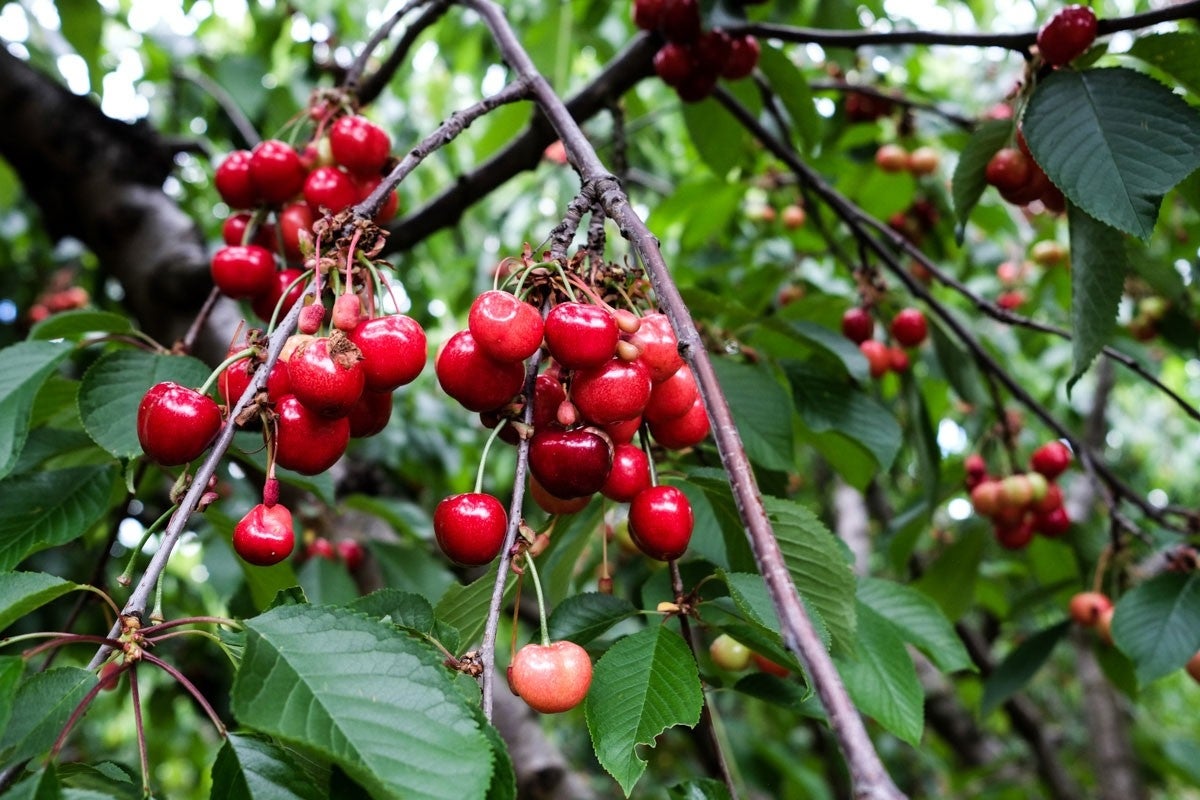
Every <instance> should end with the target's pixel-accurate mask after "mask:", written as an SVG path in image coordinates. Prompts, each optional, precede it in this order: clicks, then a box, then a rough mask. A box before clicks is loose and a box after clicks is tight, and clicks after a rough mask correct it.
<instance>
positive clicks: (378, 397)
mask: <svg viewBox="0 0 1200 800" xmlns="http://www.w3.org/2000/svg"><path fill="white" fill-rule="evenodd" d="M349 416H350V438H352V439H363V438H365V437H367V436H374V435H375V434H377V433H379V432H380V431H381V430H383V429H384V428H386V427H387V424H388V420H390V419H391V418H392V393H391V392H376V391H373V390H371V389H365V390H363V393H362V397H360V398H358V402H356V403H355V404H354V407H353V408H351V409H350V415H349Z"/></svg>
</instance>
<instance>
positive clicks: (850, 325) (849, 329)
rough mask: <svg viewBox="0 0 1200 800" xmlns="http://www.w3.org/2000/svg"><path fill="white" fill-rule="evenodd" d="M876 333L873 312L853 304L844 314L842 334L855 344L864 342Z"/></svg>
mask: <svg viewBox="0 0 1200 800" xmlns="http://www.w3.org/2000/svg"><path fill="white" fill-rule="evenodd" d="M874 334H875V320H874V318H872V317H871V312H870V311H867V310H866V309H865V308H862V307H861V306H851V307H850V308H848V309H846V313H844V314H842V335H843V336H845V337H846V338H847V339H849V340H850V341H852V342H854V343H855V344H862V343H863V342H865V341H866V340H867V339H870V338H871V337H872V336H873V335H874Z"/></svg>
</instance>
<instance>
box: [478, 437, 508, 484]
mask: <svg viewBox="0 0 1200 800" xmlns="http://www.w3.org/2000/svg"><path fill="white" fill-rule="evenodd" d="M507 424H508V420H507V419H501V420H500V422H499V423H497V424H496V427H495V428H493V429H492V433H491V435H489V436H488V438H487V441H486V442H484V443H483V453H482V454H481V455H480V456H479V467H478V469H476V470H475V494H479V493H480V492H482V491H483V473H484V469H485V468H486V467H487V457H488V451H489V450H491V449H492V442H494V441H496V437H497V436H499V435H500V431H502V430H504V426H505V425H507Z"/></svg>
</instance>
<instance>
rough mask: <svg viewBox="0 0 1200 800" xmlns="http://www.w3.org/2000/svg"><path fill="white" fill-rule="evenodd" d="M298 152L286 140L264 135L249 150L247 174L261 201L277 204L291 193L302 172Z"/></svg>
mask: <svg viewBox="0 0 1200 800" xmlns="http://www.w3.org/2000/svg"><path fill="white" fill-rule="evenodd" d="M306 174H307V173H306V172H305V169H304V165H303V164H301V163H300V156H299V154H297V153H296V151H295V150H294V149H293V148H292V146H291V145H290V144H287V143H286V142H281V141H279V140H277V139H268V140H267V141H265V142H260V143H259V144H257V145H255V147H254V150H252V151H251V154H250V178H251V180H253V181H254V186H255V188H256V189H257V190H258V193H259V195H260V196H261V197H262V199H263V200H264V201H266V202H267V203H270V204H272V205H278V204H280V203H283V202H286V201H288V200H290V199H292V197H294V196H295V195H296V194H297V193H298V192H299V191H300V189H301V188H303V186H304V178H305V176H306Z"/></svg>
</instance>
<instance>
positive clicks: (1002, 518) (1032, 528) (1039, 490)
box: [966, 440, 1071, 550]
mask: <svg viewBox="0 0 1200 800" xmlns="http://www.w3.org/2000/svg"><path fill="white" fill-rule="evenodd" d="M1070 465H1071V451H1070V449H1069V448H1068V447H1067V446H1066V445H1065V444H1063V443H1062V442H1060V441H1057V440H1055V441H1051V442H1047V443H1045V444H1043V445H1042V446H1041V447H1039V448H1038V449H1036V450H1034V451H1033V455H1032V456H1030V459H1029V469H1030V471H1029V472H1026V473H1018V474H1014V475H1007V476H1005V477H1003V478H995V477H992V476H990V475H988V472H987V465H986V464H985V463H984V461H983V459H982V458H981V457H980V456H978V455H974V454H973V455H970V456H968V457H967V460H966V468H967V479H966V480H967V489H968V491H970V493H971V505H972V506H974V507H975V511H976V512H977V513H979V514H981V515H983V516H985V517H988V518H989V519H991V521H992V529H993V531H994V532H995V534H996V541H998V542H999V543H1000V544H1001V545H1002V546H1004V547H1007V548H1009V549H1010V550H1016V549H1020V548H1022V547H1025V546H1026V545H1027V544H1029V543H1030V542H1031V541H1032V540H1033V536H1034V534H1035V533H1040V534H1041V535H1043V536H1048V537H1052V538H1053V537H1057V536H1062V535H1063V534H1065V533H1066V532H1067V531H1068V530H1069V529H1070V527H1071V518H1070V516H1069V515H1068V514H1067V509H1066V507H1065V506H1064V505H1063V493H1062V489H1061V488H1060V487H1059V485H1058V483H1057V478H1058V476H1059V475H1062V474H1063V473H1064V472H1066V470H1067V467H1069V466H1070Z"/></svg>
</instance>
